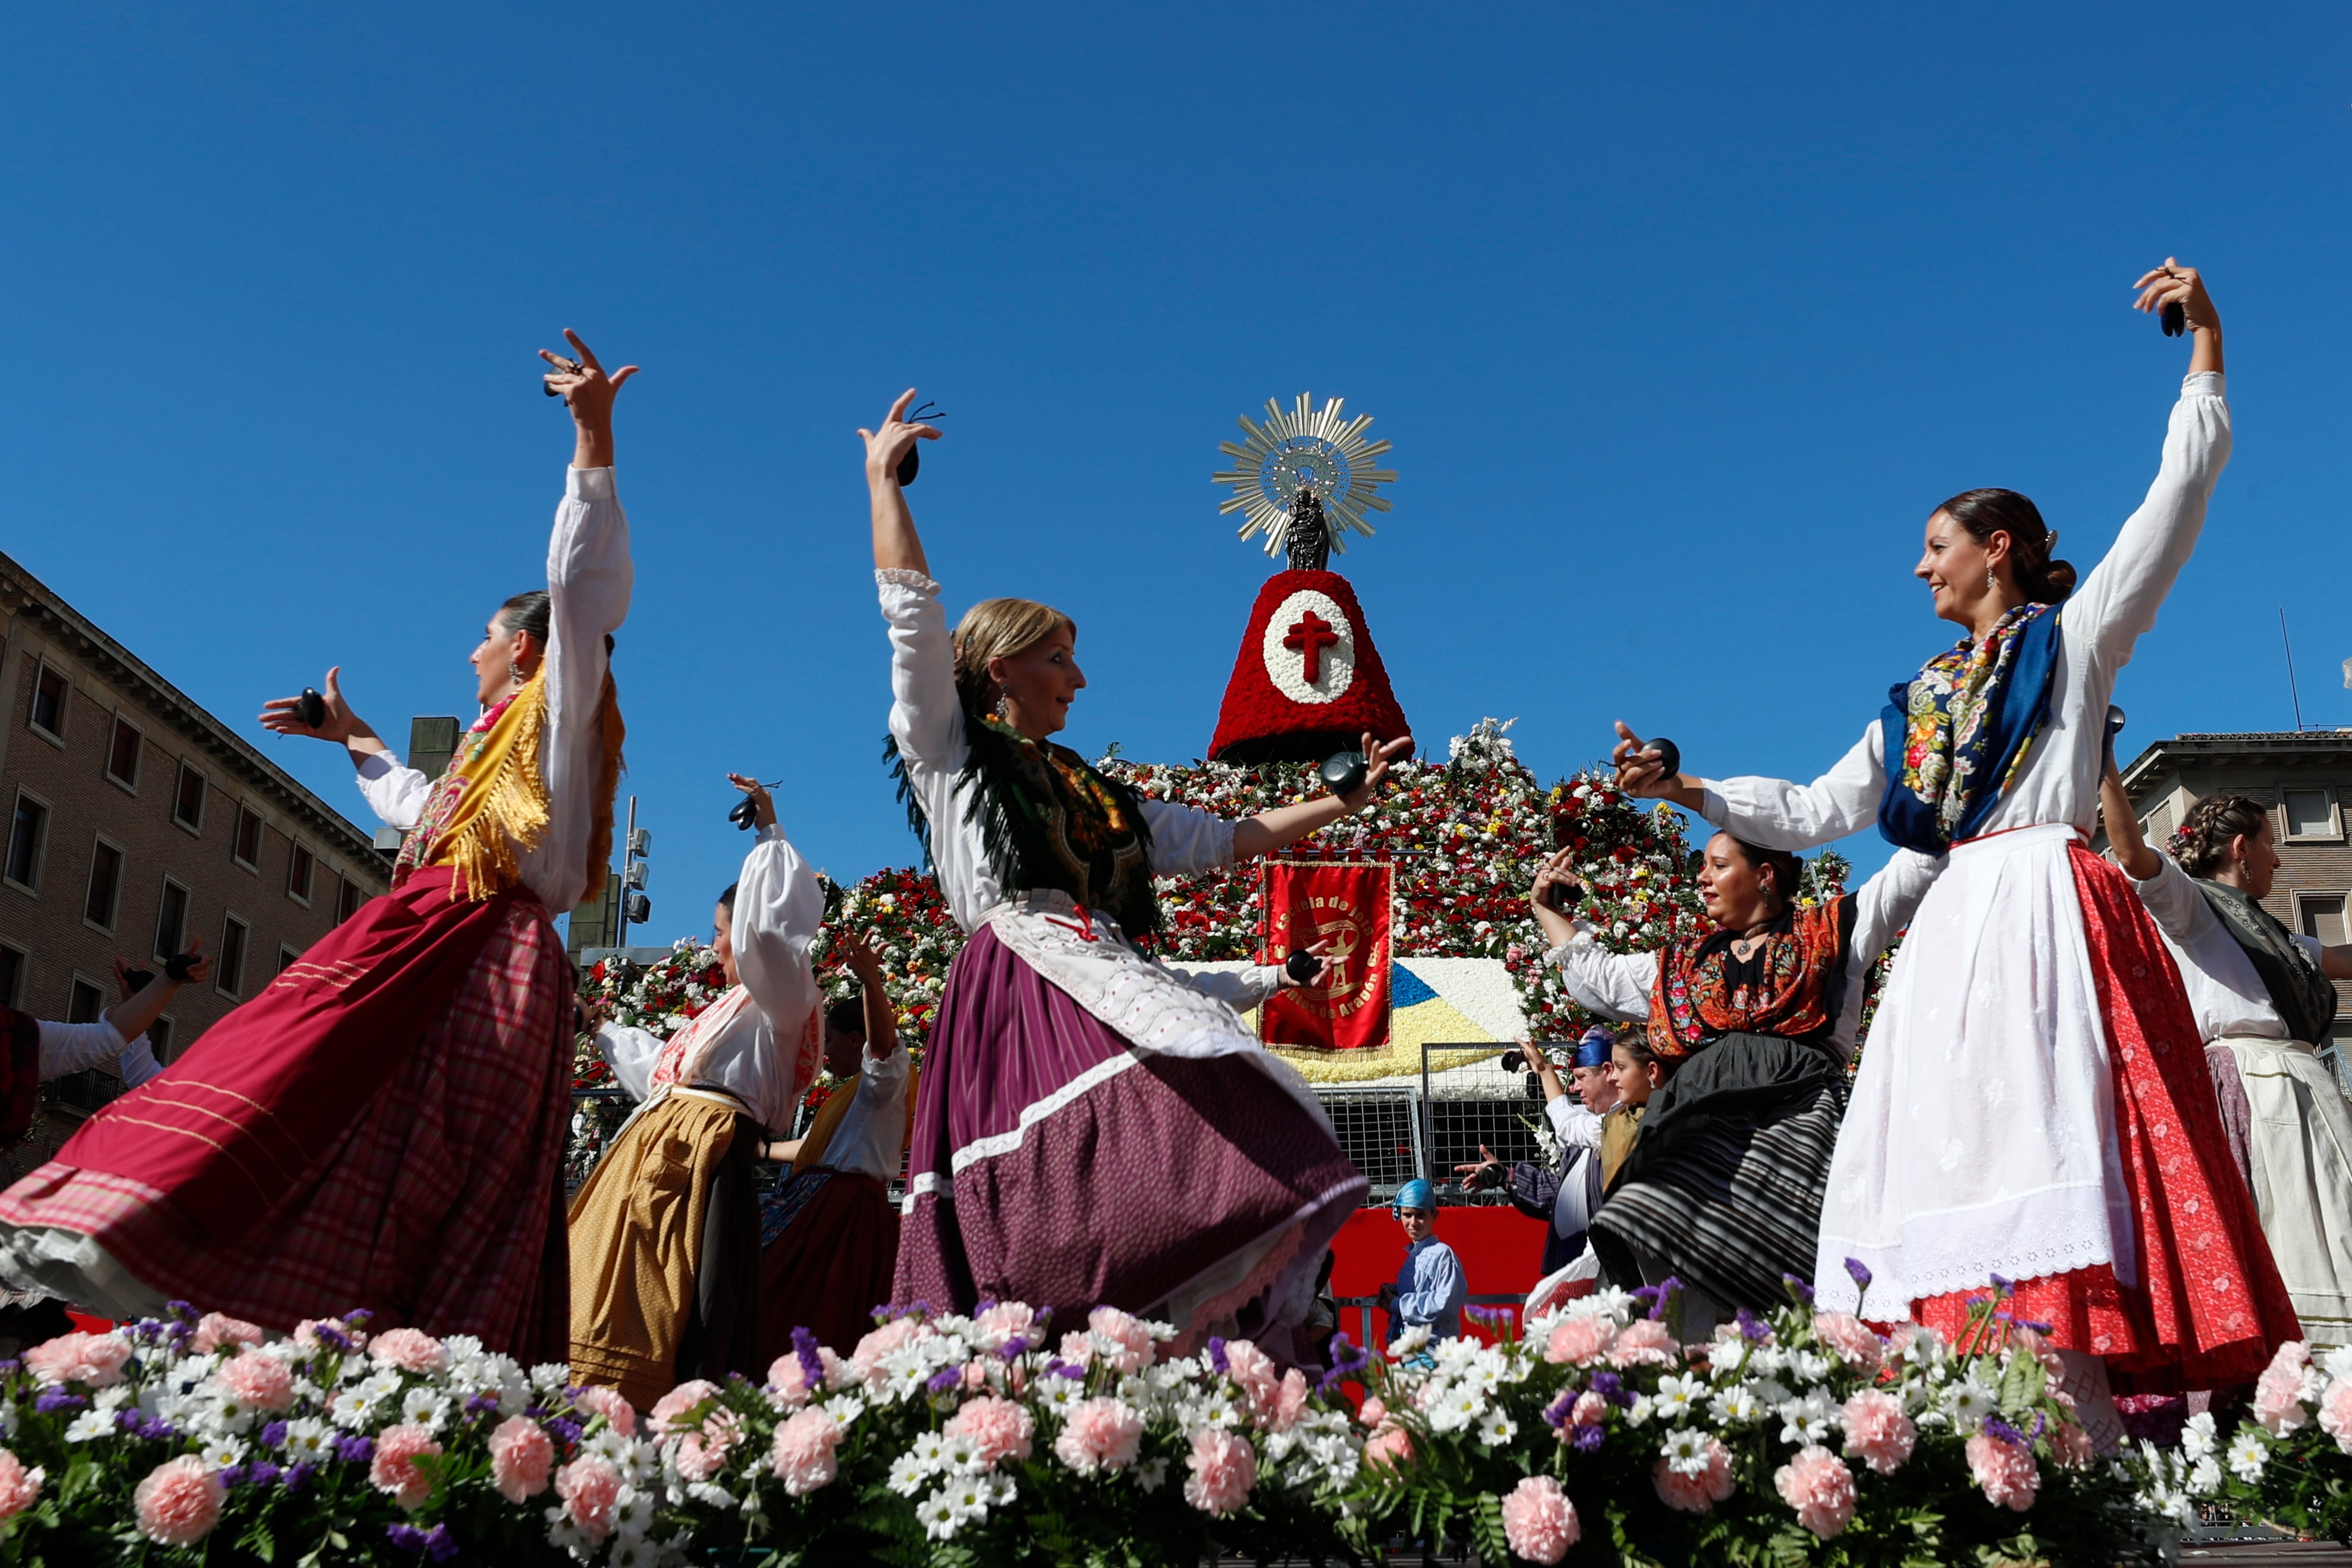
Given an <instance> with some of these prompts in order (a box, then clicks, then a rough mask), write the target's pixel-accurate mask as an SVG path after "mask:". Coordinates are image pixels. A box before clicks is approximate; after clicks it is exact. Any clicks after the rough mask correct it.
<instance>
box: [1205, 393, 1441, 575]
mask: <svg viewBox="0 0 2352 1568" xmlns="http://www.w3.org/2000/svg"><path fill="white" fill-rule="evenodd" d="M1346 401H1347V400H1346V399H1344V398H1336V397H1335V398H1333V399H1332V400H1331V401H1330V402H1327V403H1325V404H1324V405H1323V406H1322V407H1321V408H1320V409H1318V408H1316V407H1315V406H1314V394H1313V393H1311V392H1300V393H1299V394H1298V402H1297V403H1296V404H1294V405H1293V406H1292V407H1291V409H1290V412H1289V413H1284V412H1283V410H1282V405H1281V404H1280V403H1278V402H1276V401H1275V400H1274V399H1272V398H1268V399H1266V400H1265V413H1266V420H1265V423H1264V424H1257V423H1253V422H1252V421H1251V419H1250V417H1249V416H1248V415H1247V414H1244V415H1243V416H1242V419H1241V427H1242V431H1243V433H1244V434H1245V435H1247V436H1248V437H1249V439H1248V440H1246V441H1244V442H1238V443H1236V442H1232V441H1221V442H1219V443H1218V444H1217V450H1218V451H1220V452H1223V454H1224V455H1226V456H1228V457H1230V458H1232V459H1233V460H1234V466H1233V467H1232V468H1230V469H1228V470H1226V471H1224V472H1223V473H1219V474H1213V475H1212V476H1210V477H1211V478H1212V479H1213V481H1214V482H1215V483H1217V484H1220V485H1230V486H1233V489H1234V494H1233V496H1232V497H1230V498H1229V499H1227V500H1226V501H1225V503H1224V504H1223V506H1221V507H1218V508H1217V512H1218V514H1219V515H1220V516H1223V515H1224V514H1225V513H1228V512H1240V513H1243V514H1244V516H1245V517H1246V518H1247V519H1248V520H1247V521H1245V522H1244V523H1243V524H1242V526H1241V528H1240V529H1239V530H1238V535H1239V537H1240V538H1249V537H1250V536H1251V535H1252V534H1254V533H1256V532H1257V531H1258V530H1259V529H1261V528H1263V529H1264V530H1265V553H1266V554H1268V555H1276V554H1279V553H1280V552H1281V550H1282V548H1283V545H1284V543H1285V541H1286V539H1287V538H1289V535H1290V514H1291V507H1292V505H1293V503H1294V502H1295V501H1296V499H1297V495H1298V492H1299V491H1300V489H1302V488H1311V489H1313V490H1314V492H1315V493H1316V495H1317V496H1318V497H1321V498H1322V502H1323V515H1324V517H1326V518H1327V519H1328V521H1329V522H1330V525H1331V548H1332V549H1336V550H1339V551H1340V552H1341V553H1342V554H1345V553H1346V551H1347V549H1348V547H1347V544H1346V543H1345V536H1346V533H1347V530H1348V529H1349V528H1353V529H1355V530H1356V531H1357V532H1358V533H1360V534H1362V535H1363V536H1364V537H1365V538H1370V537H1371V533H1372V526H1371V524H1370V523H1368V522H1366V521H1364V514H1365V513H1366V512H1385V511H1387V510H1388V509H1389V503H1388V501H1387V499H1386V498H1385V497H1381V495H1380V494H1378V486H1382V485H1386V484H1389V483H1391V482H1392V481H1393V480H1394V479H1395V478H1396V470H1395V469H1393V468H1375V467H1373V466H1372V460H1373V459H1374V458H1377V457H1379V456H1380V455H1381V454H1382V453H1384V452H1386V451H1388V449H1389V444H1388V443H1387V442H1385V441H1370V442H1368V441H1366V440H1365V439H1364V431H1365V429H1366V428H1367V427H1369V426H1370V424H1371V423H1372V416H1371V415H1370V414H1369V413H1360V414H1358V415H1357V416H1356V417H1355V418H1353V419H1345V420H1343V419H1342V418H1341V417H1340V415H1339V408H1340V405H1341V404H1342V403H1343V402H1346Z"/></svg>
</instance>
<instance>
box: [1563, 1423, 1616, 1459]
mask: <svg viewBox="0 0 2352 1568" xmlns="http://www.w3.org/2000/svg"><path fill="white" fill-rule="evenodd" d="M1608 1440H1609V1433H1608V1429H1607V1428H1605V1427H1578V1428H1577V1429H1576V1435H1575V1436H1574V1437H1570V1438H1569V1443H1570V1446H1572V1447H1573V1448H1575V1449H1576V1451H1577V1452H1578V1453H1580V1454H1590V1453H1592V1452H1594V1451H1595V1450H1597V1449H1598V1448H1600V1447H1601V1444H1603V1443H1605V1442H1607V1441H1608Z"/></svg>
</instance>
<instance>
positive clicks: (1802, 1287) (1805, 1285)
mask: <svg viewBox="0 0 2352 1568" xmlns="http://www.w3.org/2000/svg"><path fill="white" fill-rule="evenodd" d="M1780 1288H1781V1289H1783V1290H1785V1291H1788V1292H1789V1294H1790V1296H1791V1297H1793V1298H1794V1299H1795V1300H1796V1302H1797V1304H1798V1305H1799V1306H1803V1307H1810V1306H1811V1305H1812V1304H1813V1284H1812V1281H1810V1280H1801V1279H1799V1278H1798V1277H1797V1276H1796V1275H1794V1274H1783V1275H1781V1276H1780Z"/></svg>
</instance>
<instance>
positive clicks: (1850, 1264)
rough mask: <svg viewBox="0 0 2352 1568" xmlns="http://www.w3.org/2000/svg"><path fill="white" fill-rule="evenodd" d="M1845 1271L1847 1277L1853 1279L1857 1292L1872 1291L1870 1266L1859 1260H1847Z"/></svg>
mask: <svg viewBox="0 0 2352 1568" xmlns="http://www.w3.org/2000/svg"><path fill="white" fill-rule="evenodd" d="M1845 1271H1846V1273H1847V1275H1848V1276H1849V1277H1850V1278H1852V1279H1853V1288H1854V1289H1855V1290H1857V1291H1867V1290H1868V1289H1870V1281H1871V1273H1870V1265H1869V1264H1867V1263H1865V1262H1864V1261H1863V1260H1861V1259H1859V1258H1849V1259H1847V1260H1845Z"/></svg>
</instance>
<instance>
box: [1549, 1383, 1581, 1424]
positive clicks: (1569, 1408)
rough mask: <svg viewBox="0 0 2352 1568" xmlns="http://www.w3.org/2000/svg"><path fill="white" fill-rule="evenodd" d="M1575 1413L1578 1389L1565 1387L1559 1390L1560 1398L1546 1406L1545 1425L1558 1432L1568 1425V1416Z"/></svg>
mask: <svg viewBox="0 0 2352 1568" xmlns="http://www.w3.org/2000/svg"><path fill="white" fill-rule="evenodd" d="M1575 1413H1576V1390H1575V1389H1573V1388H1563V1389H1561V1390H1560V1391H1559V1398H1557V1399H1554V1400H1553V1401H1552V1402H1551V1403H1550V1404H1549V1405H1547V1406H1544V1413H1543V1418H1544V1425H1545V1426H1547V1427H1550V1428H1551V1429H1552V1430H1553V1431H1555V1432H1557V1431H1559V1429H1560V1428H1561V1427H1565V1426H1567V1425H1568V1418H1569V1417H1570V1416H1572V1415H1574V1414H1575Z"/></svg>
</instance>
